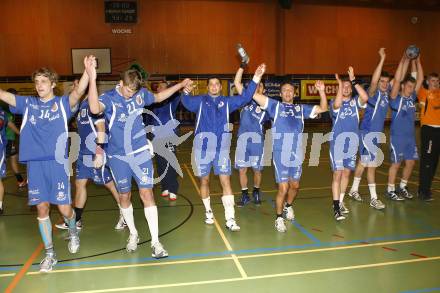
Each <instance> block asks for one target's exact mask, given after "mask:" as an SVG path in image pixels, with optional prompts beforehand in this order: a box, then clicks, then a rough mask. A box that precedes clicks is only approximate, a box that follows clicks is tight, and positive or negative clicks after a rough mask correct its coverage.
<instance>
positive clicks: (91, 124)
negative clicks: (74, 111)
mask: <svg viewBox="0 0 440 293" xmlns="http://www.w3.org/2000/svg"><path fill="white" fill-rule="evenodd" d="M103 120H104V116H103V115H93V114H92V113H90V110H89V100H88V99H87V98H86V99H84V100H83V101H82V102H81V104H80V105H79V111H78V115H77V117H76V122H77V124H78V135H79V137H80V139H81V145H80V149H79V153H80V154H82V155H94V154H95V149H96V143H95V138H96V137H97V134H96V131H97V130H96V128H95V124H96V123H98V122H99V121H103ZM91 133H93V140H89V143H93V144H89V147H87V145H86V140H87V138H88V137H89V135H90V134H91Z"/></svg>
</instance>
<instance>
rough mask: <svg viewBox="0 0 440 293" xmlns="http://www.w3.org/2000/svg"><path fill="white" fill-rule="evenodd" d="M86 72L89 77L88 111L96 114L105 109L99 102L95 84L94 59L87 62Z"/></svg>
mask: <svg viewBox="0 0 440 293" xmlns="http://www.w3.org/2000/svg"><path fill="white" fill-rule="evenodd" d="M86 72H87V75H88V77H89V93H88V96H89V97H88V99H89V108H90V112H91V113H92V114H95V115H96V114H99V113H102V112H104V110H105V106H104V105H103V104H102V103H100V102H99V97H98V88H97V86H96V60H95V62H88V63H87V65H86Z"/></svg>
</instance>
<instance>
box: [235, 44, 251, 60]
mask: <svg viewBox="0 0 440 293" xmlns="http://www.w3.org/2000/svg"><path fill="white" fill-rule="evenodd" d="M237 51H238V55H240V57H241V63H244V64H248V63H249V56H248V54H247V53H246V51H245V50H244V48H243V47H242V46H241V44H237Z"/></svg>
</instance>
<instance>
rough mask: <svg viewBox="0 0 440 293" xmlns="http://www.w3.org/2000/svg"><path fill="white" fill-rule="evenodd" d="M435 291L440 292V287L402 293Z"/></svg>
mask: <svg viewBox="0 0 440 293" xmlns="http://www.w3.org/2000/svg"><path fill="white" fill-rule="evenodd" d="M435 291H440V287H436V288H426V289H417V290H409V291H402V292H401V293H424V292H435Z"/></svg>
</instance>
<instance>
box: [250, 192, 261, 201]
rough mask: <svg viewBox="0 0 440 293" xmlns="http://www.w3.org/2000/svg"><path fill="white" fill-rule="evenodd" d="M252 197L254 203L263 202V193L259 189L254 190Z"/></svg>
mask: <svg viewBox="0 0 440 293" xmlns="http://www.w3.org/2000/svg"><path fill="white" fill-rule="evenodd" d="M252 197H253V198H254V204H256V205H260V204H261V194H260V191H259V190H258V191H257V190H254V191H252Z"/></svg>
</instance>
